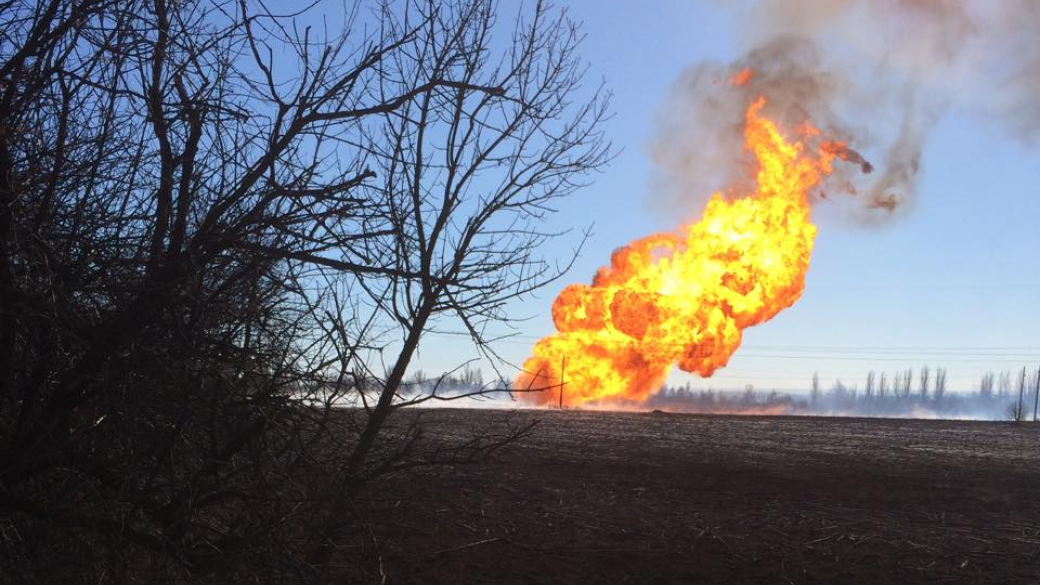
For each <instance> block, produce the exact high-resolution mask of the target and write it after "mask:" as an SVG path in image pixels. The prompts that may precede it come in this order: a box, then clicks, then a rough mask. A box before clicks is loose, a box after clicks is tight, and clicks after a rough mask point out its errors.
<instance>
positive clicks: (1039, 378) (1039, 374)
mask: <svg viewBox="0 0 1040 585" xmlns="http://www.w3.org/2000/svg"><path fill="white" fill-rule="evenodd" d="M1038 406H1040V368H1037V369H1036V394H1034V396H1033V422H1036V408H1037V407H1038Z"/></svg>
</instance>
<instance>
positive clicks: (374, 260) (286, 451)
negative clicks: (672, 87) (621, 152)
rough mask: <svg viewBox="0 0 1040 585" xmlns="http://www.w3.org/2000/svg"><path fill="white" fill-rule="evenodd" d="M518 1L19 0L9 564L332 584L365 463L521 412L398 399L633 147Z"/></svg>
mask: <svg viewBox="0 0 1040 585" xmlns="http://www.w3.org/2000/svg"><path fill="white" fill-rule="evenodd" d="M503 4H506V3H503ZM509 4H510V5H509V6H508V7H500V6H499V5H498V4H497V3H496V2H493V1H490V0H437V1H433V0H387V1H381V0H370V1H362V2H358V3H356V4H355V3H349V2H348V3H340V2H328V3H304V4H300V5H297V4H296V3H291V2H284V3H280V7H279V8H277V9H273V8H272V10H275V11H272V10H269V9H268V6H267V4H266V3H264V2H259V1H253V0H237V1H235V0H232V1H219V0H184V1H180V0H178V1H173V0H11V1H0V581H3V582H19V583H20V582H25V583H133V582H139V583H156V582H178V583H187V582H191V583H197V582H213V583H245V582H248V583H285V582H307V583H313V582H326V581H328V579H330V578H331V577H330V576H331V575H332V574H333V573H335V572H336V571H338V566H339V562H340V561H339V559H340V556H341V554H342V550H343V548H342V547H343V546H345V545H346V543H349V542H353V539H354V538H355V537H356V536H357V535H359V534H364V533H365V532H364V530H363V528H362V527H363V525H362V524H361V523H359V522H358V521H355V520H353V519H354V518H355V517H356V516H357V515H356V514H355V513H354V508H353V499H354V496H355V494H356V492H357V490H358V489H360V487H361V486H363V485H364V484H365V483H366V482H368V481H371V480H372V479H373V478H376V477H378V476H380V475H382V474H385V473H388V472H391V471H394V472H397V473H399V474H409V473H411V474H414V473H416V470H418V469H423V468H427V467H430V466H436V465H439V464H444V463H450V462H458V461H472V460H476V459H479V458H480V457H482V456H484V455H485V454H487V453H489V452H491V451H493V450H494V449H495V448H496V447H498V446H501V445H502V444H507V443H509V442H510V441H512V440H514V439H516V438H517V437H518V436H520V435H521V434H523V432H524V430H525V429H524V427H523V425H515V426H506V427H501V426H496V427H495V431H494V433H490V434H489V433H488V432H487V431H486V425H484V424H483V423H482V422H481V421H475V424H474V425H473V426H468V428H467V429H461V436H462V437H463V438H460V440H459V441H458V442H457V443H453V444H450V445H448V444H445V443H443V442H437V443H430V442H428V441H424V440H423V433H422V427H421V425H419V424H417V422H416V421H415V420H414V419H409V420H406V421H398V423H397V424H396V426H395V427H394V428H393V430H391V431H387V430H386V428H385V423H386V422H387V421H388V420H391V419H392V418H393V414H394V413H395V412H396V411H398V410H399V409H400V408H402V407H404V406H406V405H407V404H409V403H414V402H421V401H426V400H432V399H435V398H431V397H429V396H424V397H406V396H403V395H402V393H401V392H400V390H401V389H402V381H403V380H404V379H405V376H406V374H407V373H408V371H409V368H410V365H411V362H412V358H413V356H414V355H415V353H416V351H417V348H418V347H419V345H420V342H421V340H422V338H423V336H424V334H425V333H427V332H428V331H429V330H430V329H431V328H433V327H435V326H437V325H438V324H440V323H443V322H445V321H449V320H450V322H451V324H450V326H452V327H454V328H456V329H458V328H463V329H464V330H465V331H467V332H468V333H469V340H470V341H471V342H472V344H473V347H472V348H471V349H475V350H476V351H477V352H482V353H483V355H484V356H486V357H494V350H493V348H492V347H491V346H490V345H489V343H488V341H489V339H487V338H486V337H485V332H487V331H492V330H494V327H495V325H496V323H497V322H500V321H503V320H507V318H508V316H507V314H506V312H505V309H504V307H506V306H507V303H508V301H509V300H511V299H513V298H515V297H517V296H521V295H524V294H526V293H528V292H530V291H531V290H533V289H536V288H538V287H540V286H542V285H544V284H545V283H547V282H550V281H551V280H553V279H554V278H556V277H557V276H558V275H559V274H561V273H562V271H564V270H565V269H566V267H567V259H562V261H560V259H556V258H552V259H544V258H542V257H541V256H540V255H539V250H540V249H541V244H542V243H543V242H544V241H545V240H547V239H549V238H551V237H553V236H554V235H558V234H555V233H553V232H550V231H547V230H546V228H545V227H544V226H543V224H542V219H543V218H544V217H545V216H546V215H547V214H548V213H549V212H550V210H551V209H552V208H553V204H554V202H555V201H556V200H557V199H558V198H560V197H563V196H565V195H567V194H569V193H571V192H573V191H574V190H575V189H577V188H578V187H580V186H582V185H583V184H584V183H585V181H586V180H587V174H588V173H589V172H591V171H594V170H595V169H596V168H597V167H598V166H600V165H601V164H602V163H603V162H604V161H605V160H607V159H608V158H609V149H608V147H607V144H606V143H604V141H603V138H602V135H601V133H600V130H599V126H600V122H601V121H602V120H603V119H604V117H605V115H606V109H605V108H606V99H605V95H604V94H603V93H602V92H600V91H599V90H598V89H597V86H596V85H592V86H588V87H583V86H582V77H583V74H584V71H585V67H584V65H583V63H582V62H581V61H580V60H579V59H578V57H577V54H576V48H577V45H578V42H579V40H580V38H581V34H580V32H579V31H578V30H577V28H576V26H575V25H574V24H573V23H572V22H570V21H569V20H568V19H567V18H566V16H565V14H563V13H562V12H561V11H559V10H556V9H552V8H550V7H548V6H545V5H544V4H542V3H540V2H534V3H529V4H525V5H523V6H519V5H513V4H512V3H509ZM297 11H298V12H297ZM580 240H581V237H580V235H579V237H578V238H577V239H576V241H574V242H573V243H574V244H575V246H579V245H580ZM470 353H473V352H470ZM495 390H496V389H495V388H483V389H482V390H481V391H482V392H491V391H495ZM342 404H349V405H355V406H356V407H357V408H356V409H351V410H346V409H339V408H337V407H338V406H339V405H342Z"/></svg>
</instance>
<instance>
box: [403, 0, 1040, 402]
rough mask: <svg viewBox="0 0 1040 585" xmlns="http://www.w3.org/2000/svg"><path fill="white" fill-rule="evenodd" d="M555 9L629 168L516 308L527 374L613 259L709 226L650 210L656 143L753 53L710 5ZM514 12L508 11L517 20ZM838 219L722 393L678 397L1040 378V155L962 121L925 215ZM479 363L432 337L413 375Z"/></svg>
mask: <svg viewBox="0 0 1040 585" xmlns="http://www.w3.org/2000/svg"><path fill="white" fill-rule="evenodd" d="M556 4H557V6H560V7H564V8H566V9H567V10H568V11H569V13H570V15H571V16H572V17H573V18H574V19H575V20H578V21H580V22H583V23H584V27H583V30H584V32H585V33H586V34H587V38H586V40H585V42H584V44H583V50H582V53H583V56H584V57H585V59H587V60H588V62H589V64H590V71H589V84H590V86H591V85H594V84H595V83H596V82H597V81H598V80H600V79H602V80H604V81H605V82H606V84H607V86H608V87H609V88H610V89H611V91H612V92H613V94H614V99H613V108H612V109H613V110H614V112H615V116H614V118H613V119H612V120H611V121H610V122H609V124H608V128H607V129H608V134H609V138H610V139H611V140H612V141H613V143H614V144H615V145H616V146H617V147H619V148H620V149H621V153H620V154H619V156H618V157H617V158H616V159H615V160H614V161H613V162H612V163H611V164H610V165H609V166H608V167H606V168H605V169H604V170H603V172H602V173H601V174H600V175H599V176H598V177H597V178H596V182H595V184H594V185H593V186H591V187H589V188H586V189H584V190H582V191H580V192H578V193H577V194H576V195H574V196H573V197H572V198H571V199H569V200H567V201H565V202H563V203H562V204H561V205H560V206H559V211H560V213H559V214H558V215H557V216H556V217H554V218H553V220H552V225H553V227H557V228H567V227H574V228H581V227H584V226H588V225H593V226H594V231H593V236H592V238H591V239H590V240H589V242H588V243H587V245H586V247H585V249H584V250H583V252H582V255H581V257H580V258H579V260H578V262H577V263H576V265H575V267H574V268H573V270H572V271H571V272H570V273H569V275H568V276H567V277H566V278H564V279H563V280H562V281H560V282H558V283H556V284H555V285H553V286H550V287H548V288H546V289H544V290H543V291H541V293H539V294H538V295H537V296H536V297H534V298H531V299H528V300H526V301H523V302H518V303H516V304H515V306H514V307H513V308H512V314H514V315H515V316H516V317H518V318H519V317H530V319H529V320H528V321H526V322H524V323H523V324H521V325H520V326H519V333H520V335H519V336H518V337H516V338H513V339H510V340H507V341H505V342H503V343H502V344H501V345H499V350H500V352H501V353H502V355H503V356H504V357H506V358H507V359H509V360H510V361H512V362H514V363H517V364H519V363H521V362H522V361H523V359H524V358H525V357H526V356H527V354H528V351H529V349H530V346H531V345H532V344H533V342H534V340H535V339H537V338H538V337H540V336H542V335H545V334H548V333H550V332H551V331H552V330H553V327H552V322H551V318H550V304H551V302H552V299H553V298H554V297H555V296H556V293H557V292H558V291H559V290H560V289H561V288H562V287H563V286H565V285H566V284H568V283H570V282H588V281H589V279H590V278H591V276H592V274H593V273H594V272H595V270H596V269H597V268H598V267H599V266H602V265H604V264H605V263H606V262H608V261H609V257H610V253H611V251H612V250H613V249H614V248H616V247H618V246H621V245H623V244H625V243H627V242H629V241H631V240H633V239H636V238H639V237H642V236H644V235H647V234H649V233H651V232H655V231H662V230H672V229H675V228H676V227H677V224H678V222H679V221H680V220H681V219H683V218H696V217H697V215H698V211H699V210H698V209H697V207H698V206H699V204H694V203H693V202H691V205H690V206H688V208H679V209H664V208H662V207H661V205H660V203H659V201H660V200H659V199H655V198H653V197H652V190H653V188H654V180H653V179H654V176H655V175H654V167H653V165H652V162H651V160H650V157H649V156H648V152H647V149H648V144H649V142H650V140H651V139H652V137H653V136H654V134H655V131H656V127H657V123H658V120H659V119H660V112H661V109H662V106H663V104H664V102H665V99H666V98H667V96H668V95H669V90H670V88H671V87H672V85H673V84H674V83H675V81H676V79H677V78H678V76H679V75H680V73H681V72H682V71H683V70H684V68H686V67H688V66H690V65H691V64H693V63H696V62H700V61H705V60H714V61H720V62H729V61H732V60H734V59H736V58H737V57H739V55H740V53H741V51H742V49H744V48H746V43H743V44H742V42H741V41H742V39H743V37H742V36H741V35H742V34H743V33H744V32H745V31H743V30H742V26H741V24H740V23H741V22H742V21H744V20H745V19H743V18H742V17H741V15H740V14H739V12H740V11H741V10H746V9H747V8H733V7H732V6H727V5H725V4H724V3H720V2H708V1H704V2H694V1H655V2H631V1H625V0H609V1H607V0H603V1H592V0H558V1H557V3H556ZM502 6H503V7H504V9H505V11H506V12H509V11H510V9H511V8H512V7H513V6H514V5H513V3H511V2H503V3H502ZM720 187H722V186H721V185H720ZM704 195H706V194H700V201H703V200H704V197H703V196H704ZM654 201H657V202H658V203H652V202H654ZM834 205H836V204H834V203H828V202H824V203H822V204H821V205H820V206H818V208H817V210H816V212H815V214H816V219H817V224H818V225H819V227H820V232H819V236H818V238H817V241H816V248H815V253H814V256H813V259H812V265H811V269H810V272H809V275H808V280H807V285H806V291H805V294H804V296H803V297H802V299H801V300H800V301H799V302H798V303H797V304H796V305H795V306H793V307H791V308H790V309H787V310H786V311H784V312H782V313H781V314H780V315H778V316H777V317H776V318H775V319H773V320H772V321H770V322H768V323H765V324H763V325H760V326H758V327H755V328H752V329H749V330H747V331H746V332H745V338H744V346H743V347H742V348H741V349H740V350H738V352H737V353H736V355H735V356H734V357H733V359H732V361H731V363H730V365H729V366H728V367H727V368H725V369H723V370H720V371H719V372H718V373H717V374H716V376H715V377H714V378H712V379H710V380H700V379H699V378H696V377H693V376H688V375H686V374H683V373H681V372H677V373H675V374H673V376H672V378H671V381H672V382H673V383H685V382H687V381H689V382H691V384H692V385H693V386H694V387H708V386H711V387H714V388H717V389H718V388H726V389H730V388H732V389H740V388H744V387H745V385H747V384H751V385H753V386H755V388H757V389H762V390H770V389H774V388H777V389H803V388H805V387H807V386H808V383H809V380H810V379H811V377H812V374H813V372H814V371H818V372H819V373H820V377H821V379H822V380H823V381H824V383H825V384H827V385H829V384H830V382H831V381H833V380H834V379H836V378H841V379H842V380H843V381H844V382H846V383H848V384H854V383H857V382H858V383H860V384H862V380H863V378H864V376H865V374H866V372H867V371H868V370H870V369H872V368H874V369H878V370H885V371H888V372H892V371H894V370H896V369H906V368H908V367H913V368H915V370H916V369H917V368H918V367H920V365H922V364H928V365H931V366H933V367H934V366H945V367H947V368H948V369H949V376H950V382H951V387H952V389H954V390H970V389H973V388H975V387H976V386H977V383H978V379H979V376H980V375H981V374H982V373H983V372H984V371H986V370H990V369H993V370H1005V369H1019V368H1021V367H1023V366H1030V367H1031V368H1036V367H1037V365H1040V339H1038V332H1040V312H1038V307H1037V304H1038V303H1037V300H1040V295H1038V291H1040V261H1038V259H1037V251H1038V250H1040V230H1038V229H1037V228H1036V227H1034V226H1036V225H1037V224H1040V149H1036V148H1033V149H1030V148H1027V147H1026V146H1025V145H1024V144H1023V143H1022V142H1021V141H1018V140H1016V139H1014V138H1012V137H1011V136H1010V135H1009V134H1008V133H1006V132H1004V131H1003V129H1002V128H1001V127H999V126H998V125H996V124H993V123H991V122H989V121H986V120H981V119H977V118H975V117H972V116H971V115H969V114H968V113H966V112H963V111H958V110H957V109H953V110H951V111H950V112H949V113H948V114H947V115H945V116H944V117H943V118H942V119H941V120H940V121H939V123H938V124H937V126H936V127H935V128H934V129H933V131H932V132H931V133H930V134H929V135H928V139H927V144H926V148H925V158H924V160H923V173H922V176H921V181H920V189H919V191H918V196H917V203H916V206H915V208H914V209H913V211H912V212H910V213H908V214H905V215H903V216H902V217H900V218H898V219H896V220H895V221H892V222H889V223H887V224H886V225H884V226H881V227H869V228H868V227H865V226H862V225H857V224H854V223H851V222H849V221H848V220H844V219H842V218H841V217H840V215H841V214H840V213H838V212H836V210H835V209H834V208H833V206H834ZM680 207H682V206H681V205H680ZM573 244H574V239H573V238H571V239H566V238H564V239H562V240H559V241H557V242H554V243H553V244H551V245H550V247H549V248H547V249H546V250H545V252H546V255H547V256H549V257H554V256H555V257H561V258H563V257H566V256H568V255H569V254H570V252H571V249H572V245H573ZM445 328H450V326H449V325H448V324H445ZM474 355H475V352H474V350H473V349H472V348H471V347H468V346H467V345H466V344H465V343H464V342H463V340H462V338H459V337H457V336H451V335H438V334H433V335H429V336H427V337H426V338H425V341H424V343H423V345H422V346H421V348H420V354H419V356H418V360H417V362H416V367H417V368H422V369H423V370H425V371H426V372H435V371H444V370H448V369H451V368H453V367H454V366H456V365H458V364H459V363H461V362H462V361H464V360H466V359H468V358H470V357H473V356H474ZM485 369H486V367H485Z"/></svg>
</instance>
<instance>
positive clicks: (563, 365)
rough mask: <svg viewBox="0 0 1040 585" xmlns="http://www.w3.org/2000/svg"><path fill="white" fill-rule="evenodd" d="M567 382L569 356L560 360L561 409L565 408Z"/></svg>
mask: <svg viewBox="0 0 1040 585" xmlns="http://www.w3.org/2000/svg"><path fill="white" fill-rule="evenodd" d="M566 383H567V356H563V359H562V360H561V361H560V410H563V385H564V384H566Z"/></svg>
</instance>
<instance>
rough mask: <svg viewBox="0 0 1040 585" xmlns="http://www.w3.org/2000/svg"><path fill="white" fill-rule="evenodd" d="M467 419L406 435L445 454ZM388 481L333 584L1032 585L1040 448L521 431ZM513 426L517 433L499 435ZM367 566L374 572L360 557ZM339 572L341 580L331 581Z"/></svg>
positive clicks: (584, 417)
mask: <svg viewBox="0 0 1040 585" xmlns="http://www.w3.org/2000/svg"><path fill="white" fill-rule="evenodd" d="M492 416H494V415H493V413H490V412H487V411H473V410H470V411H463V410H453V411H435V412H428V413H426V414H425V415H424V417H425V418H426V420H427V427H426V428H427V432H428V433H430V436H431V438H433V437H435V438H436V440H440V441H449V440H451V439H452V438H453V437H456V436H457V433H456V430H455V429H457V428H459V427H460V426H462V425H463V424H464V423H470V422H472V421H474V420H486V419H488V417H492ZM519 417H520V419H521V420H528V419H533V418H537V419H540V420H541V422H540V423H539V424H538V425H537V426H536V427H535V429H534V430H533V433H532V435H531V436H530V437H528V438H527V439H525V440H524V441H522V442H520V443H518V444H515V445H511V446H509V447H506V448H503V449H502V450H500V451H498V452H497V453H496V456H495V457H494V458H493V460H491V461H489V462H486V463H482V464H475V465H466V466H458V467H453V468H451V469H438V470H434V471H431V473H429V474H428V475H426V476H424V480H423V481H422V482H415V481H414V480H412V479H410V478H407V477H401V478H388V480H387V481H386V482H384V483H381V484H380V485H379V487H378V488H375V489H371V490H369V491H366V492H365V494H364V495H363V500H362V501H361V502H360V503H359V509H360V511H361V512H362V514H364V515H365V517H366V518H367V520H368V521H369V522H371V523H372V524H371V525H372V536H373V538H372V539H369V540H367V541H364V540H362V539H358V541H357V542H356V543H355V547H356V548H355V549H354V550H355V553H356V558H357V559H366V560H367V563H366V564H363V565H362V564H357V563H356V562H355V564H352V565H351V566H350V567H349V571H348V573H349V575H351V576H353V577H356V578H361V576H362V575H364V576H365V578H367V579H371V580H375V581H378V580H379V579H380V563H381V566H382V571H383V573H384V574H385V575H387V576H389V578H390V580H391V581H392V582H393V583H395V584H409V583H423V584H425V583H430V584H437V583H445V584H448V583H451V584H465V583H509V584H533V583H640V584H659V585H664V584H668V583H674V584H685V583H724V584H732V583H748V582H753V583H754V582H760V583H1035V582H1036V580H1037V576H1038V575H1040V497H1038V495H1037V486H1040V432H1037V431H1038V429H1037V428H1036V427H1035V426H1034V425H1031V424H1015V423H1010V422H967V421H922V420H878V419H854V418H819V417H804V418H803V417H768V416H756V417H734V416H704V415H679V414H655V413H609V412H580V411H562V412H561V411H541V412H524V413H521V414H519ZM518 422H519V421H518ZM377 553H378V556H377ZM345 570H347V569H345Z"/></svg>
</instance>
